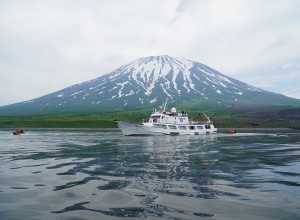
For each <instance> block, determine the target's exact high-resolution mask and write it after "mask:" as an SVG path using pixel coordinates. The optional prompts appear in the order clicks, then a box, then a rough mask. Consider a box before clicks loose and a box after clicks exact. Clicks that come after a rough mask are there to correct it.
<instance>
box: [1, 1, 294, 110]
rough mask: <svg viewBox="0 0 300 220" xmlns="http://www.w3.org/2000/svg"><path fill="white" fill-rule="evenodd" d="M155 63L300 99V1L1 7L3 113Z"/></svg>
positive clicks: (44, 3) (22, 4) (57, 3)
mask: <svg viewBox="0 0 300 220" xmlns="http://www.w3.org/2000/svg"><path fill="white" fill-rule="evenodd" d="M155 55H170V56H174V57H181V58H186V59H189V60H193V61H197V62H200V63H203V64H205V65H208V66H210V67H212V68H214V69H216V70H218V71H219V72H221V73H223V74H225V75H227V76H230V77H233V78H235V79H238V80H240V81H243V82H245V83H248V84H250V85H253V86H256V87H259V88H261V89H265V90H268V91H271V92H276V93H281V94H284V95H286V96H289V97H293V98H298V99H300V1H299V0H276V1H275V0H226V1H224V0H109V1H108V0H26V1H23V0H0V106H3V105H8V104H12V103H16V102H21V101H27V100H30V99H33V98H37V97H40V96H43V95H46V94H49V93H52V92H55V91H58V90H61V89H63V88H65V87H68V86H71V85H73V84H77V83H81V82H84V81H88V80H91V79H94V78H97V77H99V76H101V75H104V74H107V73H109V72H111V71H113V70H115V69H117V68H118V67H120V66H122V65H124V64H126V63H129V62H131V61H134V60H136V59H138V58H140V57H147V56H155Z"/></svg>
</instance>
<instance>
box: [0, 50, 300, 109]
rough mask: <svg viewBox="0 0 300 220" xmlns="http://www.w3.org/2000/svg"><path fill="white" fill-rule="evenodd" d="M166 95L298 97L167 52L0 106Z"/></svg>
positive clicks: (196, 100) (90, 105) (190, 98)
mask: <svg viewBox="0 0 300 220" xmlns="http://www.w3.org/2000/svg"><path fill="white" fill-rule="evenodd" d="M166 97H168V98H169V100H170V102H171V103H172V102H176V104H179V105H180V103H183V102H190V103H191V105H194V106H195V107H196V106H199V105H200V104H201V103H202V104H208V105H212V106H215V107H216V108H226V106H227V107H228V106H241V105H251V104H255V105H257V104H270V105H300V100H297V99H293V98H289V97H286V96H284V95H281V94H277V93H272V92H268V91H265V90H262V89H260V88H257V87H254V86H252V85H249V84H247V83H244V82H241V81H239V80H236V79H234V78H231V77H228V76H226V75H224V74H222V73H220V72H218V71H217V70H215V69H213V68H211V67H209V66H206V65H204V64H202V63H199V62H195V61H191V60H188V59H185V58H175V57H171V56H168V55H161V56H149V57H142V58H139V59H136V60H134V61H133V62H129V63H127V64H125V65H123V66H121V67H119V68H117V69H116V70H114V71H112V72H110V73H107V74H105V75H102V76H100V77H98V78H95V79H92V80H88V81H85V82H82V83H78V84H75V85H71V86H69V87H66V88H64V89H61V90H59V91H57V92H54V93H50V94H47V95H45V96H42V97H39V98H36V99H32V100H29V101H25V102H19V103H15V104H12V105H7V106H3V107H0V115H5V114H8V113H9V114H12V115H16V114H20V115H22V114H49V113H50V114H51V113H74V112H78V113H80V112H100V111H111V110H119V111H120V110H124V109H126V110H130V109H133V108H151V107H157V106H158V105H160V104H161V103H162V102H163V100H164V99H165V98H166Z"/></svg>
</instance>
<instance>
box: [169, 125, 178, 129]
mask: <svg viewBox="0 0 300 220" xmlns="http://www.w3.org/2000/svg"><path fill="white" fill-rule="evenodd" d="M169 128H170V129H173V130H176V129H177V127H176V126H175V125H169Z"/></svg>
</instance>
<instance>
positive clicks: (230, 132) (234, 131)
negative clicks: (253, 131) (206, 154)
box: [226, 129, 237, 134]
mask: <svg viewBox="0 0 300 220" xmlns="http://www.w3.org/2000/svg"><path fill="white" fill-rule="evenodd" d="M236 132H237V130H234V129H231V130H227V131H226V133H227V134H235V133H236Z"/></svg>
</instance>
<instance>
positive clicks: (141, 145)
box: [0, 132, 300, 219]
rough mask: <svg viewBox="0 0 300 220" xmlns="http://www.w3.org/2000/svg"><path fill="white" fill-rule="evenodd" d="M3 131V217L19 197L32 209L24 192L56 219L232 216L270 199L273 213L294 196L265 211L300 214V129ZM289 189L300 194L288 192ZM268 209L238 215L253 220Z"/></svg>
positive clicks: (266, 202) (288, 214)
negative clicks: (148, 133) (15, 134)
mask: <svg viewBox="0 0 300 220" xmlns="http://www.w3.org/2000/svg"><path fill="white" fill-rule="evenodd" d="M49 136H52V138H50V137H49ZM1 138H2V141H3V140H5V141H6V142H7V143H8V144H7V145H6V146H4V147H3V146H2V148H1V154H0V155H1V156H0V157H1V159H3V160H1V161H2V162H0V163H1V164H0V165H1V170H0V171H1V173H0V174H1V175H0V183H1V185H0V186H1V188H0V192H1V194H0V195H1V198H0V205H1V206H2V207H3V210H5V212H1V211H0V217H1V216H10V217H16V218H17V217H18V216H16V215H17V214H16V215H15V214H12V213H13V212H10V211H9V210H14V209H12V208H11V206H10V205H9V204H12V203H13V202H14V203H15V204H18V206H19V207H22V210H23V211H25V210H26V207H27V206H26V205H24V204H25V203H24V204H23V202H22V200H20V198H19V197H20V196H25V197H24V198H22V199H26V200H27V201H26V204H29V205H30V204H31V205H32V206H34V205H37V204H45V205H39V209H38V210H40V212H41V213H40V214H41V215H43V216H44V215H45V212H48V213H50V214H49V216H48V217H49V219H53V216H51V214H52V215H58V216H64V217H66V218H68V216H72V214H71V213H78V211H84V213H89V214H86V215H84V218H86V219H93V218H95V216H96V217H103V218H107V217H112V218H113V219H114V217H120V218H121V217H124V218H133V217H134V218H145V217H153V218H166V219H199V217H211V218H215V217H216V218H217V219H222V216H224V218H230V217H232V216H231V210H237V209H236V207H239V208H240V209H242V210H247V209H249V210H251V208H252V209H254V210H256V211H257V208H258V207H260V206H261V205H262V206H263V207H264V208H260V210H264V211H267V210H268V209H267V208H266V207H265V206H268V204H269V205H270V204H272V205H274V201H276V202H277V203H276V206H277V207H282V204H283V203H286V202H289V208H286V207H284V210H285V211H284V212H281V213H280V214H279V213H278V212H280V209H278V210H275V209H271V210H272V212H269V213H268V214H266V215H267V216H270V218H271V217H274V216H281V217H282V216H283V217H295V216H297V214H296V213H297V212H296V210H297V209H296V204H298V202H299V193H298V190H296V187H298V186H299V176H300V174H299V169H298V168H299V163H300V161H299V156H300V153H299V152H300V140H299V136H298V135H297V134H293V133H291V134H252V133H247V134H238V135H234V136H229V135H224V134H215V135H199V136H162V137H123V136H121V135H120V133H118V132H102V133H100V132H72V133H68V132H65V133H62V134H61V136H60V135H59V133H57V132H53V133H49V132H36V133H34V134H33V135H31V136H27V137H26V136H25V137H22V140H21V139H10V140H9V141H8V140H7V139H9V138H11V137H9V138H8V137H6V136H5V137H4V136H3V135H2V136H1V134H0V139H1ZM2 143H3V142H2ZM8 146H9V147H8ZM297 167H298V168H297ZM282 189H285V192H286V193H287V192H288V193H289V194H291V195H293V197H288V198H287V196H286V194H284V193H283V194H282V193H281V192H282ZM262 193H263V194H262ZM274 193H275V194H274ZM273 194H274V195H273ZM274 199H275V200H274ZM8 201H11V203H9V202H8ZM246 201H247V202H246ZM222 207H227V208H226V209H224V208H222ZM269 211H270V210H269ZM237 212H238V211H237ZM1 213H2V214H1ZM260 214H261V211H257V212H256V214H253V213H252V214H251V215H243V214H242V213H240V214H239V215H238V216H240V217H241V218H247V216H250V217H251V219H253V217H254V216H255V215H260ZM28 215H36V216H38V215H39V213H29V214H28ZM20 216H21V215H20ZM256 217H257V216H256ZM44 219H47V217H45V218H44Z"/></svg>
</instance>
